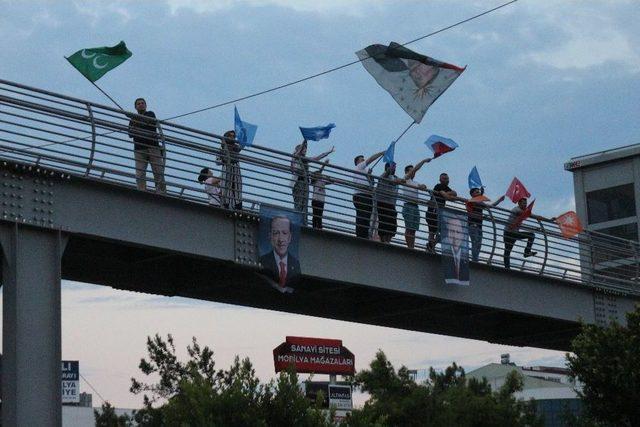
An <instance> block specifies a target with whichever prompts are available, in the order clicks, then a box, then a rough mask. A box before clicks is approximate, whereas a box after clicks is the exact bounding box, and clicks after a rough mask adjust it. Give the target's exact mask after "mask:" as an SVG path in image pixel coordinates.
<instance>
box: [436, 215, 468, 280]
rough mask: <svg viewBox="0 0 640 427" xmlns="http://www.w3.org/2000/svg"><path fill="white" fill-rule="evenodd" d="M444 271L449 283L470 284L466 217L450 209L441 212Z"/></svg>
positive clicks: (445, 278)
mask: <svg viewBox="0 0 640 427" xmlns="http://www.w3.org/2000/svg"><path fill="white" fill-rule="evenodd" d="M440 219H441V222H442V226H441V230H442V236H443V238H442V271H443V273H444V281H445V283H447V284H454V285H468V284H469V245H468V243H467V241H468V239H469V234H468V231H467V223H466V221H465V218H464V217H463V216H462V215H460V214H458V213H456V212H452V211H450V210H447V209H445V210H443V212H442V214H441V217H440Z"/></svg>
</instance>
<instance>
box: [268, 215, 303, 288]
mask: <svg viewBox="0 0 640 427" xmlns="http://www.w3.org/2000/svg"><path fill="white" fill-rule="evenodd" d="M301 223H302V214H300V212H295V211H290V210H287V209H283V208H278V207H272V206H268V205H265V204H262V205H260V227H259V228H258V253H259V254H260V266H261V267H262V272H263V274H262V277H263V278H264V279H265V280H266V281H267V282H268V283H269V284H270V285H271V286H272V287H273V288H275V289H276V290H278V291H280V292H282V293H292V292H293V290H294V286H295V285H296V284H297V283H298V282H299V281H300V276H301V274H302V271H301V270H300V261H299V258H298V247H299V242H300V224H301Z"/></svg>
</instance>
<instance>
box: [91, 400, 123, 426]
mask: <svg viewBox="0 0 640 427" xmlns="http://www.w3.org/2000/svg"><path fill="white" fill-rule="evenodd" d="M93 416H94V418H95V420H96V427H128V426H130V425H131V419H130V418H129V416H128V415H126V414H123V415H120V416H118V415H116V411H115V408H114V407H113V406H111V404H110V403H109V402H104V403H103V404H102V407H101V408H100V410H97V409H94V410H93Z"/></svg>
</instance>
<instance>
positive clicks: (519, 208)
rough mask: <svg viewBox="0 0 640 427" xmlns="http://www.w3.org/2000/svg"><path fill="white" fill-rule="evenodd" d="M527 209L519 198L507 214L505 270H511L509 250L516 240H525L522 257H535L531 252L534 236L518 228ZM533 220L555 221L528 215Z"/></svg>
mask: <svg viewBox="0 0 640 427" xmlns="http://www.w3.org/2000/svg"><path fill="white" fill-rule="evenodd" d="M526 209H527V199H526V198H524V197H523V198H521V199H520V200H518V204H517V205H516V206H515V207H514V208H513V209H511V213H510V214H509V218H508V219H507V225H506V226H505V228H504V266H505V268H511V249H513V245H514V244H515V242H516V240H523V239H526V240H527V246H526V247H525V248H524V257H525V258H529V257H532V256H535V255H536V254H537V252H535V251H532V250H531V248H532V247H533V241H534V240H535V238H536V235H535V234H534V233H532V232H530V231H520V226H521V225H522V222H523V221H522V216H523V215H524V213H525V210H526ZM529 216H530V217H531V218H533V219H537V220H541V221H555V217H554V218H545V217H543V216H540V215H534V214H530V215H529Z"/></svg>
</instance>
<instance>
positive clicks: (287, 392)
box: [130, 334, 333, 427]
mask: <svg viewBox="0 0 640 427" xmlns="http://www.w3.org/2000/svg"><path fill="white" fill-rule="evenodd" d="M147 352H148V360H147V359H142V360H141V361H140V365H139V367H140V370H141V371H142V373H143V374H145V375H146V376H158V377H159V378H158V380H157V381H156V382H152V383H146V382H142V381H138V380H136V379H135V378H132V379H131V389H130V390H131V392H132V393H134V394H139V393H143V394H144V407H143V408H142V409H141V410H140V411H137V412H136V413H135V416H134V420H135V421H136V422H137V423H138V424H139V425H140V426H147V427H148V426H165V425H180V426H182V425H184V426H225V427H226V426H230V427H233V426H256V427H257V426H278V425H296V426H302V427H325V426H331V425H333V423H332V422H331V421H329V420H330V419H329V418H328V417H327V416H326V414H325V413H324V412H323V411H322V410H321V409H320V406H319V404H318V403H315V404H314V403H313V402H310V401H309V400H308V399H306V398H305V396H304V395H303V394H302V391H301V389H300V387H299V385H298V375H297V374H296V373H295V371H287V372H281V373H280V376H279V377H278V379H277V381H271V382H269V383H268V384H261V383H260V380H259V379H258V378H257V377H256V375H255V370H254V369H253V366H252V365H251V362H250V361H249V359H243V360H240V358H239V357H236V358H235V360H234V362H233V364H232V365H231V367H230V368H229V369H228V370H217V369H216V368H215V362H214V358H213V351H212V350H210V349H209V348H208V347H204V348H201V347H200V346H199V344H198V343H197V341H196V339H195V338H193V340H192V343H191V345H189V346H188V347H187V352H188V354H189V360H187V361H186V362H182V361H180V360H179V359H178V357H177V356H176V353H175V345H174V343H173V338H172V337H171V335H168V337H167V340H166V341H164V340H163V339H162V338H161V337H160V336H159V335H157V334H156V336H155V337H154V338H151V337H149V338H148V339H147ZM154 405H156V406H154Z"/></svg>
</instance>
